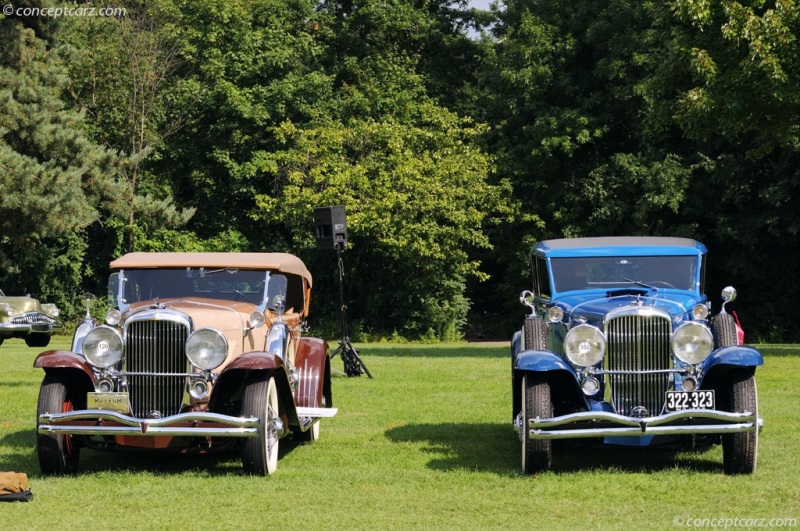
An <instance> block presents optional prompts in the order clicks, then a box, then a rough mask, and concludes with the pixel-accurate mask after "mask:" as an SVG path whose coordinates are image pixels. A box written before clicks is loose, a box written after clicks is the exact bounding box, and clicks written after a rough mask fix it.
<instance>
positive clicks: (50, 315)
mask: <svg viewBox="0 0 800 531" xmlns="http://www.w3.org/2000/svg"><path fill="white" fill-rule="evenodd" d="M60 313H61V312H60V310H59V309H58V307H57V306H56V305H55V304H40V303H39V301H38V300H36V299H34V298H33V297H31V296H30V295H22V296H18V297H9V296H7V295H6V294H5V293H3V291H2V290H0V345H2V344H3V341H4V340H6V339H11V338H19V339H24V340H25V344H26V345H28V346H29V347H39V348H44V347H46V346H47V345H49V344H50V336H52V335H53V334H56V333H58V332H59V331H61V328H62V327H63V326H62V324H61V322H60V321H59V320H58V316H59V315H60Z"/></svg>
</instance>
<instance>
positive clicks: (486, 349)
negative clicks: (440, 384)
mask: <svg viewBox="0 0 800 531" xmlns="http://www.w3.org/2000/svg"><path fill="white" fill-rule="evenodd" d="M357 350H358V354H359V356H361V357H362V359H363V361H364V363H365V364H366V365H367V367H369V358H370V357H371V356H375V357H387V356H389V357H393V358H508V359H509V360H510V359H511V347H510V346H509V345H492V346H476V345H475V344H473V343H464V345H463V346H461V345H448V346H436V345H417V344H397V345H387V346H385V347H378V348H375V347H365V348H358V349H357ZM337 359H338V358H337Z"/></svg>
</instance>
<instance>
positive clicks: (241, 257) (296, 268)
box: [111, 253, 311, 286]
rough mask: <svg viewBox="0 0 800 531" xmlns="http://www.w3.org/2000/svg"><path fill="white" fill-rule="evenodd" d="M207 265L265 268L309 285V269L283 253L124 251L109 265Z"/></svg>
mask: <svg viewBox="0 0 800 531" xmlns="http://www.w3.org/2000/svg"><path fill="white" fill-rule="evenodd" d="M175 267H208V268H215V269H226V268H231V269H258V270H260V269H264V270H266V269H269V270H273V271H281V272H283V273H290V274H293V275H300V276H302V277H303V278H305V279H306V280H307V281H308V285H309V286H311V273H310V272H309V271H308V269H306V265H305V264H304V263H303V261H302V260H300V259H299V258H297V257H296V256H294V255H292V254H287V253H128V254H125V255H123V256H121V257H119V258H117V259H116V260H114V261H113V262H111V269H112V270H116V269H156V268H175Z"/></svg>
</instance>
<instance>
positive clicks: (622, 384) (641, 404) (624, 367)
mask: <svg viewBox="0 0 800 531" xmlns="http://www.w3.org/2000/svg"><path fill="white" fill-rule="evenodd" d="M671 332H672V322H671V321H670V319H669V316H667V315H658V314H657V315H652V314H648V315H642V314H631V315H623V316H620V317H614V318H612V319H611V320H609V321H608V322H606V337H607V339H608V352H607V355H606V369H607V370H609V371H626V372H625V374H609V375H608V380H607V383H608V386H609V387H608V389H609V390H610V393H611V403H612V404H613V406H614V408H615V409H616V411H617V413H619V414H621V415H629V416H650V415H658V414H660V413H661V409H662V406H663V404H664V395H665V393H666V391H667V389H668V387H669V373H667V372H656V373H647V372H643V371H664V370H668V369H671V368H672V357H671V356H670V346H669V341H670V334H671ZM628 371H630V372H628Z"/></svg>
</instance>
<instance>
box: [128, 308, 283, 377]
mask: <svg viewBox="0 0 800 531" xmlns="http://www.w3.org/2000/svg"><path fill="white" fill-rule="evenodd" d="M256 310H257V309H256V306H255V305H253V304H250V303H248V302H238V301H237V302H234V301H222V300H218V299H205V298H200V297H187V298H180V299H160V300H158V301H147V302H139V303H135V304H133V305H131V307H130V308H129V310H128V311H127V312H125V314H124V315H123V318H122V324H123V326H124V324H125V322H126V321H128V320H130V319H132V318H135V317H136V316H137V315H138V316H141V317H144V315H141V314H143V313H144V312H149V313H150V314H149V316H148V317H147V318H149V319H158V316H159V314H160V313H163V314H164V315H165V316H166V315H169V314H173V315H174V314H175V313H177V314H180V315H182V316H185V317H188V318H189V320H191V322H192V326H193V330H199V329H201V328H213V329H215V330H218V331H219V332H221V333H222V334H223V335H224V336H225V338H226V339H227V340H228V358H227V359H226V360H225V362H224V363H223V365H222V366H221V367H220V369H221V368H222V367H224V366H225V365H227V364H228V363H230V362H231V361H232V360H233V359H234V358H236V357H238V356H239V355H240V354H242V353H243V352H249V351H252V350H256V349H263V348H264V345H265V343H266V334H267V331H268V330H269V321H268V322H267V325H266V326H262V327H260V328H256V329H253V330H248V328H249V327H250V315H251V314H252V313H253V312H255V311H256ZM267 320H269V316H267Z"/></svg>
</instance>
